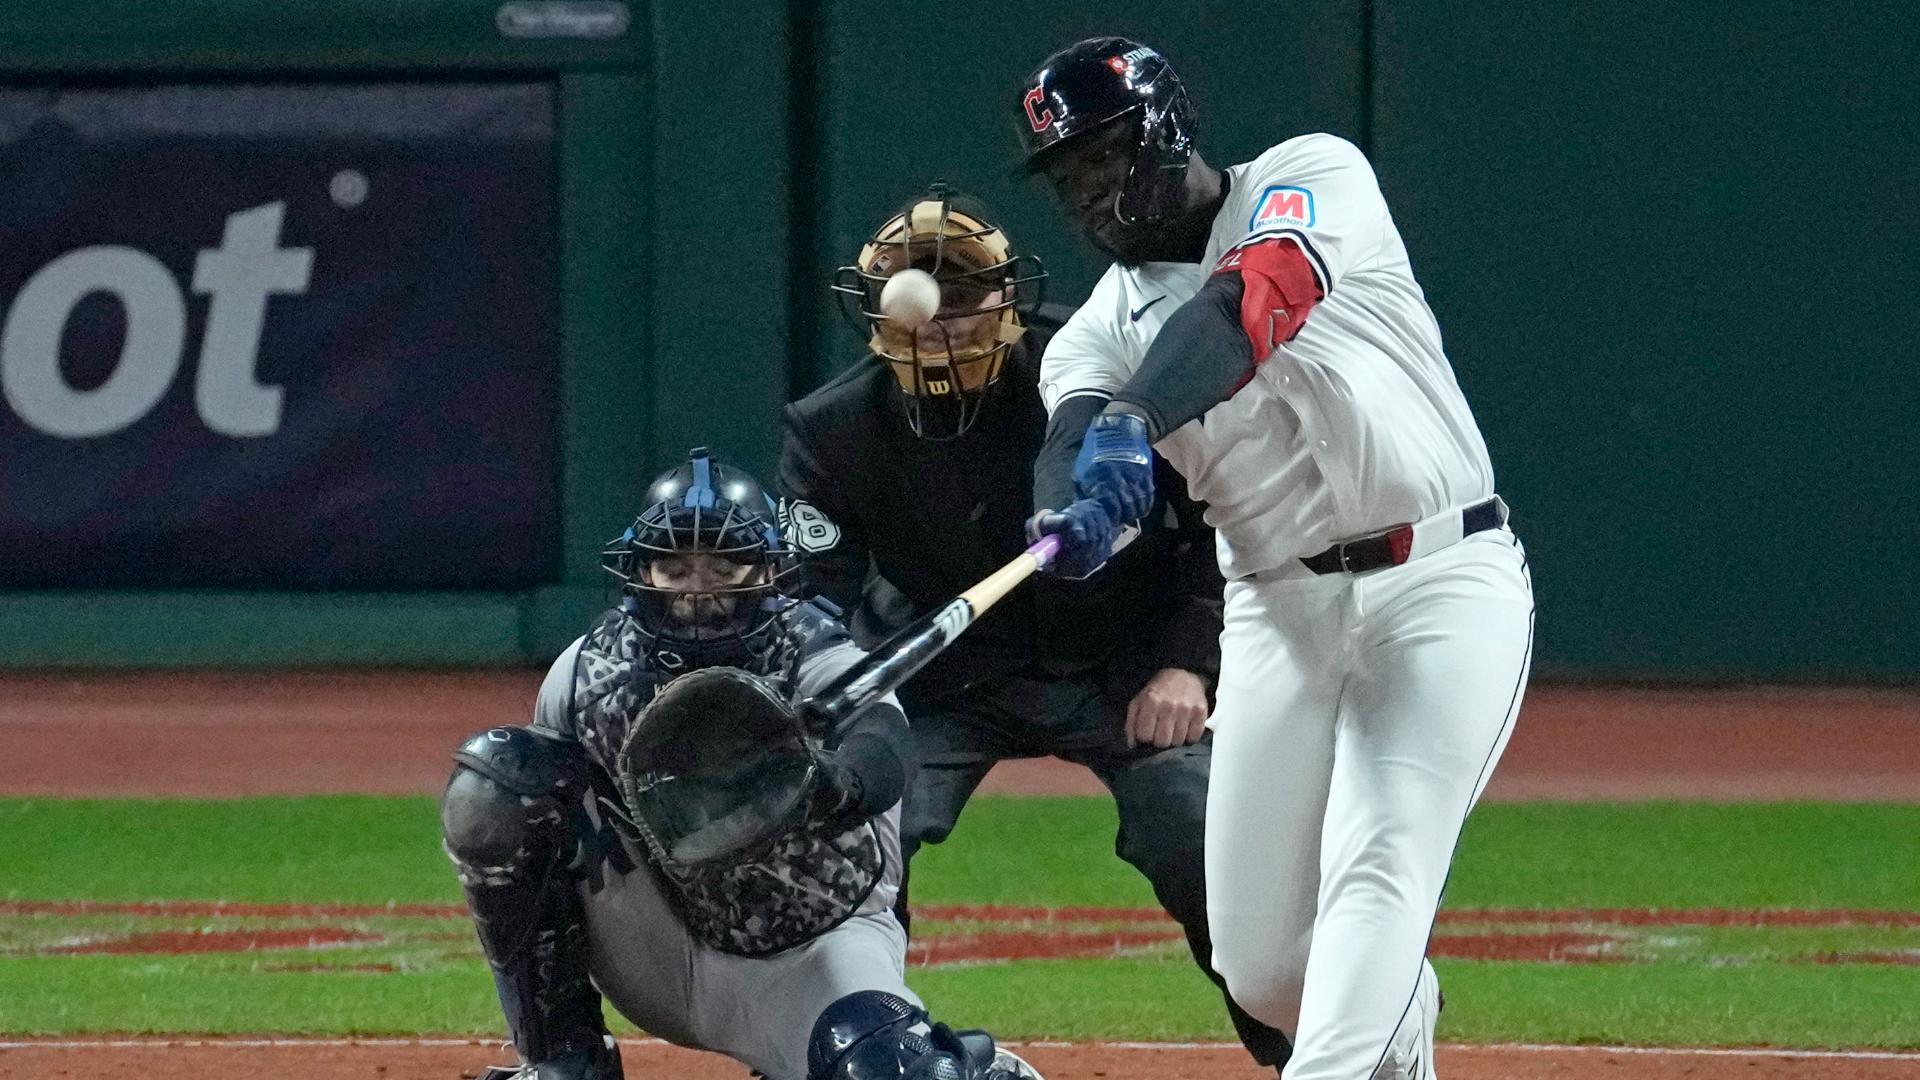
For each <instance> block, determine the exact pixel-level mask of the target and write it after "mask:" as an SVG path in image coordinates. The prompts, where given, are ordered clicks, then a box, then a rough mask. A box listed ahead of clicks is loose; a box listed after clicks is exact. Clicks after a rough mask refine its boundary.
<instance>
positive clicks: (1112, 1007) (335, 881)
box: [0, 796, 1920, 1047]
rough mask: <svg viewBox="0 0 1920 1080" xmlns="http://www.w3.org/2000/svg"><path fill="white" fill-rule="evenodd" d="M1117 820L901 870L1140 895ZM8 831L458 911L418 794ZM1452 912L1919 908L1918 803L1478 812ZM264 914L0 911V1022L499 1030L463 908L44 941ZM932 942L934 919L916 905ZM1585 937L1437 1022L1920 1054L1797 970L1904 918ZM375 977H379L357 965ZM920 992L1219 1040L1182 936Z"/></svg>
mask: <svg viewBox="0 0 1920 1080" xmlns="http://www.w3.org/2000/svg"><path fill="white" fill-rule="evenodd" d="M1113 829H1114V816H1113V809H1112V804H1111V802H1110V801H1108V800H1105V799H1098V798H1093V799H1072V798H1068V799H1011V798H993V797H982V798H979V799H976V800H975V801H974V803H973V805H972V806H971V807H970V808H969V809H968V811H967V813H966V815H965V817H964V818H963V819H962V822H961V826H960V828H959V829H958V830H957V831H956V833H955V835H954V838H953V839H952V840H951V841H950V842H948V843H947V844H944V845H940V846H938V847H934V848H929V849H927V851H926V852H925V853H923V855H922V856H921V859H920V861H919V862H917V863H916V864H915V867H914V873H915V878H914V882H915V884H914V890H915V899H916V901H917V902H919V903H922V904H934V903H977V904H978V903H1004V904H1019V905H1032V906H1065V905H1073V906H1082V905H1086V906H1113V907H1139V906H1149V905H1151V904H1152V897H1151V894H1150V892H1149V891H1148V889H1147V887H1146V884H1145V882H1144V881H1142V880H1141V879H1140V878H1139V877H1138V875H1137V874H1135V873H1134V872H1133V871H1132V870H1131V869H1130V868H1128V867H1126V866H1125V865H1123V864H1121V863H1120V862H1119V861H1118V860H1117V859H1115V858H1114V857H1113V855H1112V854H1111V849H1112V842H1113ZM0 836H5V837H6V839H7V843H5V844H0V896H4V897H7V898H10V899H35V900H65V899H89V900H107V901H112V900H123V901H124V900H146V899H193V900H232V901H261V902H274V901H293V902H301V901H305V902H338V903H355V904H381V903H385V902H389V901H392V902H399V903H457V902H458V900H459V890H458V888H457V886H456V885H455V882H454V879H453V874H452V870H451V868H450V866H449V865H448V864H447V862H446V859H445V856H444V855H442V854H441V852H440V851H439V847H438V835H437V820H436V816H435V812H434V805H433V801H432V800H431V799H429V798H381V797H356V796H329V797H315V798H300V799H246V800H232V801H218V802H186V801H163V800H74V801H61V800H48V799H0ZM1448 906H1449V907H1452V908H1465V907H1473V908H1480V907H1511V908H1566V907H1600V908H1615V907H1618V908H1641V907H1669V908H1703V907H1733V908H1755V907H1766V908H1773V907H1802V908H1864V909H1880V910H1894V911H1920V806H1905V805H1884V804H1838V805H1821V804H1764V805H1754V804H1748V805H1737V804H1736V805H1705V804H1636V805H1630V806H1607V805H1592V804H1564V805H1556V804H1544V805H1542V804H1532V805H1504V804H1491V805H1488V806H1486V807H1484V808H1482V810H1481V811H1480V812H1479V813H1478V814H1476V816H1475V818H1474V820H1473V821H1472V823H1471V824H1470V825H1469V827H1468V830H1467V834H1466V836H1465V838H1464V840H1463V844H1462V848H1461V852H1460V856H1459V858H1458V860H1457V862H1456V864H1455V868H1454V873H1453V877H1452V879H1451V883H1450V886H1449V895H1448ZM319 921H321V920H316V919H312V918H307V919H296V920H292V921H287V922H282V923H280V924H278V925H287V926H310V925H314V924H315V923H317V922H319ZM267 924H268V921H265V920H262V919H260V918H258V917H236V916H229V917H222V918H221V919H208V918H197V917H186V916H153V915H122V914H115V913H96V914H89V915H85V916H79V917H60V918H54V917H51V916H44V915H0V1032H3V1033H42V1034H54V1033H82V1032H90V1031H129V1032H195V1033H222V1032H259V1031H280V1032H288V1033H314V1034H321V1033H329V1034H412V1033H473V1034H493V1033H497V1032H498V1031H499V1030H500V1021H499V1016H498V1007H497V1005H496V1004H495V1002H494V1000H493V994H492V989H491V985H490V981H489V979H488V977H487V975H486V972H485V968H484V965H483V964H482V963H481V961H480V959H479V950H478V947H477V945H476V943H475V941H474V939H473V936H472V931H471V929H470V927H469V926H468V925H467V924H466V923H465V921H464V919H462V918H458V917H455V918H433V917H417V918H411V919H410V918H405V917H401V916H397V915H380V916H372V917H364V918H355V919H348V920H334V921H329V922H328V925H330V926H334V925H338V926H346V927H349V928H354V929H361V930H365V931H367V932H369V933H375V934H378V935H380V936H381V937H382V939H383V940H382V941H380V942H378V943H372V944H366V945H357V944H356V945H348V946H336V947H331V948H326V949H318V950H269V951H260V952H239V953H235V952H226V953H206V954H195V955H186V956H176V955H133V956H114V955H81V956H62V955H44V954H39V953H37V952H36V951H35V950H38V949H42V948H46V947H48V946H51V945H57V944H59V943H60V942H62V941H64V940H71V939H73V938H75V937H77V936H86V935H89V934H91V935H101V934H109V935H112V934H126V933H133V932H153V931H157V930H168V931H186V932H191V931H194V930H197V929H200V928H202V927H206V928H210V929H221V930H233V929H237V928H251V927H256V926H261V925H267ZM922 929H923V931H925V932H928V933H931V932H932V931H933V930H935V929H941V927H938V926H936V925H935V924H933V923H932V922H931V920H929V922H928V923H927V924H926V925H925V926H923V927H922ZM1477 929H1480V928H1475V927H1457V926H1446V927H1443V928H1442V932H1443V933H1451V932H1462V933H1465V932H1472V931H1474V930H1477ZM1554 929H1596V928H1571V927H1558V928H1554ZM1597 929H1600V930H1602V931H1604V932H1613V931H1619V932H1620V933H1622V934H1625V935H1627V938H1629V939H1630V940H1629V939H1623V941H1624V943H1623V944H1621V945H1620V947H1619V948H1620V953H1621V955H1623V956H1627V957H1630V958H1632V959H1633V960H1634V962H1630V963H1612V964H1564V963H1519V962H1511V961H1498V962H1493V961H1465V960H1451V959H1446V960H1442V961H1440V962H1439V963H1438V965H1437V966H1438V967H1439V968H1440V970H1441V974H1442V978H1443V980H1444V982H1445V983H1446V986H1447V997H1448V1009H1447V1013H1446V1015H1445V1018H1444V1021H1443V1027H1442V1037H1443V1038H1450V1039H1461V1040H1468V1041H1489V1040H1510V1039H1511V1040H1533V1041H1573V1042H1633V1043H1671V1044H1723V1045H1749V1044H1771V1045H1784V1046H1800V1047H1849V1046H1850V1047H1869V1046H1879V1047H1915V1046H1920V1028H1916V1027H1915V1025H1913V1023H1912V1022H1911V1018H1912V1016H1913V1015H1914V1011H1913V1006H1912V1002H1914V1001H1916V1000H1920V967H1914V966H1897V965H1864V964H1816V963H1811V962H1809V958H1810V957H1812V956H1815V955H1816V954H1822V953H1834V952H1843V953H1850V952H1860V951H1876V952H1900V951H1903V950H1905V951H1909V952H1920V930H1916V929H1914V928H1897V927H1859V926H1847V927H1804V928H1786V929H1775V928H1753V927H1705V926H1684V927H1657V928H1656V927H1639V928H1627V929H1623V928H1611V929H1609V928H1597ZM376 965H387V966H390V967H391V968H392V969H393V970H391V971H378V970H368V968H370V967H373V966H376ZM911 981H912V982H913V984H914V985H915V987H916V988H917V989H919V990H920V991H921V992H922V993H923V994H925V995H926V996H928V997H929V999H930V1000H933V1001H935V1002H936V1003H937V1004H938V1007H939V1010H940V1012H941V1014H942V1015H947V1016H951V1017H954V1018H956V1019H959V1020H960V1021H961V1022H964V1023H968V1024H982V1025H985V1026H988V1027H991V1028H994V1029H995V1030H996V1031H998V1032H1000V1033H1001V1034H1002V1035H1004V1036H1006V1037H1009V1038H1124V1039H1194V1038H1201V1039H1224V1038H1230V1037H1231V1033H1230V1031H1229V1029H1228V1028H1227V1025H1226V1023H1225V1018H1224V1015H1223V1014H1222V1012H1221V1010H1220V1007H1219V999H1218V994H1217V992H1216V991H1215V990H1214V989H1213V987H1212V986H1211V985H1210V984H1209V983H1208V982H1207V981H1206V980H1205V979H1204V978H1203V977H1202V976H1201V975H1200V974H1199V972H1198V971H1197V970H1195V969H1194V967H1193V965H1192V964H1191V963H1190V962H1189V961H1188V960H1187V959H1186V958H1185V954H1184V949H1183V948H1182V947H1180V946H1179V945H1178V944H1167V945H1160V946H1150V947H1146V948H1143V949H1140V950H1136V951H1134V952H1131V953H1129V954H1128V955H1126V956H1123V957H1116V958H1111V959H1099V960H1084V959H1083V960H1023V961H1017V962H1012V963H998V964H983V965H973V966H953V967H939V968H916V969H914V970H913V971H912V973H911Z"/></svg>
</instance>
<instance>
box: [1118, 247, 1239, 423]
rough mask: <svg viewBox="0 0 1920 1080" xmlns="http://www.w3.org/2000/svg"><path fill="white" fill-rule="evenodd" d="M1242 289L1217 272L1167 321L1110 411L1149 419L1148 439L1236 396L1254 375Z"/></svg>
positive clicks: (1231, 275) (1236, 281)
mask: <svg viewBox="0 0 1920 1080" xmlns="http://www.w3.org/2000/svg"><path fill="white" fill-rule="evenodd" d="M1242 291H1243V285H1242V283H1241V280H1240V275H1238V274H1235V273H1226V274H1215V275H1214V276H1213V277H1211V278H1209V279H1208V280H1207V283H1206V285H1205V286H1203V287H1202V288H1201V289H1200V291H1199V293H1197V294H1195V296H1194V297H1193V299H1191V300H1189V301H1187V302H1186V303H1185V304H1182V305H1181V306H1180V310H1178V311H1176V312H1174V313H1173V315H1172V316H1171V317H1169V318H1168V319H1167V324H1166V325H1165V326H1163V327H1161V328H1160V333H1159V334H1158V335H1157V336H1156V337H1155V338H1154V339H1153V344H1152V345H1150V346H1148V347H1147V355H1146V357H1145V359H1143V360H1141V362H1140V370H1138V371H1136V372H1134V373H1133V378H1131V379H1128V380H1127V385H1125V386H1123V387H1121V388H1120V392H1119V393H1117V394H1115V395H1113V403H1112V404H1111V405H1109V406H1107V408H1108V409H1110V410H1121V409H1124V410H1126V411H1129V412H1134V413H1138V414H1139V415H1141V416H1143V417H1145V418H1146V421H1147V437H1148V438H1149V439H1150V440H1152V441H1154V442H1159V441H1160V440H1161V439H1162V438H1164V437H1165V436H1166V435H1167V433H1168V432H1170V431H1173V430H1175V429H1177V428H1179V427H1180V426H1181V425H1183V424H1185V423H1187V422H1188V421H1190V420H1196V419H1198V418H1199V417H1201V416H1202V415H1204V414H1205V413H1206V411H1207V410H1208V409H1211V408H1213V407H1214V406H1215V405H1218V404H1220V403H1221V402H1223V401H1225V400H1227V399H1228V398H1230V397H1232V396H1233V395H1234V393H1235V391H1237V390H1239V389H1240V388H1241V387H1242V386H1245V385H1246V384H1247V380H1248V379H1249V378H1251V377H1252V375H1253V364H1254V358H1253V345H1252V343H1251V342H1250V341H1249V340H1248V338H1247V335H1246V333H1245V331H1244V330H1242V329H1241V325H1240V301H1241V296H1242Z"/></svg>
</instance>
